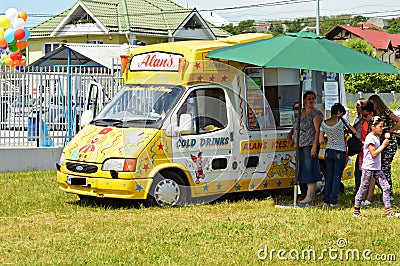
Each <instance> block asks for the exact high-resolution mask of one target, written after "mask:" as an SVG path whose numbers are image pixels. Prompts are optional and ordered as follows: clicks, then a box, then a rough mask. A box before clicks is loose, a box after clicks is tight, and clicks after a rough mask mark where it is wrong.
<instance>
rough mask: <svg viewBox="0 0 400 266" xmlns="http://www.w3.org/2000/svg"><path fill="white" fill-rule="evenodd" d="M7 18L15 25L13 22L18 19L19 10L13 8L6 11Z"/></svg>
mask: <svg viewBox="0 0 400 266" xmlns="http://www.w3.org/2000/svg"><path fill="white" fill-rule="evenodd" d="M6 16H7V17H8V19H9V20H10V21H11V23H13V21H14V20H15V19H16V18H18V10H17V9H16V8H13V7H11V8H9V9H7V10H6Z"/></svg>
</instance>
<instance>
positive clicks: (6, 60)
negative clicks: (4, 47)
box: [4, 57, 13, 66]
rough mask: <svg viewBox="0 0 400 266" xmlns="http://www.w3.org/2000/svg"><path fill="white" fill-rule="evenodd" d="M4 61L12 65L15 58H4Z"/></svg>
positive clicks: (7, 64)
mask: <svg viewBox="0 0 400 266" xmlns="http://www.w3.org/2000/svg"><path fill="white" fill-rule="evenodd" d="M4 62H5V63H6V66H11V65H12V63H13V60H12V59H11V58H9V57H8V58H6V59H5V60H4Z"/></svg>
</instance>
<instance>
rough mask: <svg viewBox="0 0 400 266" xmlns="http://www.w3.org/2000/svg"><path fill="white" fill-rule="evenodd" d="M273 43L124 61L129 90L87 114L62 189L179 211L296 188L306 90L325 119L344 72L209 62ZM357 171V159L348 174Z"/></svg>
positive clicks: (196, 48)
mask: <svg viewBox="0 0 400 266" xmlns="http://www.w3.org/2000/svg"><path fill="white" fill-rule="evenodd" d="M269 37H271V35H266V34H244V35H238V36H233V37H229V38H226V39H220V40H215V41H206V40H201V41H182V42H173V43H162V44H154V45H148V46H143V47H140V48H136V49H133V50H132V51H130V54H129V55H122V56H121V57H122V58H123V59H125V60H126V61H125V62H126V66H125V65H124V64H123V65H124V67H123V70H124V79H125V85H124V87H123V88H122V89H121V90H120V91H119V92H118V93H117V94H116V95H115V96H114V97H113V99H112V100H111V101H110V102H109V103H108V104H107V105H106V106H105V107H104V109H103V110H102V111H101V112H100V113H99V114H98V115H96V116H95V117H94V118H93V116H92V113H91V112H90V111H86V112H85V113H84V114H83V116H82V119H83V120H85V119H86V120H87V121H88V124H87V125H85V126H84V127H83V128H82V129H81V130H80V131H79V133H78V134H77V135H76V136H75V137H74V138H73V139H72V140H71V141H70V142H69V143H68V144H67V145H66V146H65V148H64V149H63V152H62V155H61V158H60V161H59V163H58V164H57V169H58V171H57V182H58V184H59V188H60V189H61V190H62V191H65V192H69V193H74V194H77V195H78V196H79V197H80V198H90V197H92V198H96V197H101V198H103V197H104V198H120V199H132V200H146V201H147V202H148V203H150V204H154V205H171V206H174V205H184V204H186V203H189V202H191V201H192V200H193V199H196V198H197V199H199V198H202V197H205V196H207V199H208V200H209V199H216V198H217V197H220V196H221V195H224V194H226V193H236V192H244V191H261V190H269V189H282V188H290V187H293V186H294V184H295V162H296V160H295V148H294V147H293V146H292V145H289V144H288V143H287V142H286V136H287V134H288V132H289V131H290V129H291V128H292V124H293V121H294V115H295V114H294V110H293V108H292V106H293V104H294V103H296V102H297V101H298V95H299V90H300V89H302V90H314V91H315V92H316V94H317V97H318V98H317V102H318V107H319V108H320V109H321V110H323V111H324V112H325V113H326V111H325V110H327V109H329V108H326V106H325V104H326V102H325V99H326V98H327V97H328V96H327V95H325V92H326V90H327V88H329V93H330V95H329V97H331V98H330V100H331V99H332V98H333V97H336V98H335V99H336V100H341V102H344V101H345V98H343V97H344V93H343V92H344V90H343V87H342V86H340V83H341V82H340V80H339V76H338V75H337V74H336V73H325V72H324V73H323V72H317V71H308V72H306V71H305V72H302V73H301V75H300V72H299V70H295V69H263V68H259V67H255V66H251V65H246V64H243V63H239V62H233V61H218V60H210V59H208V58H207V55H208V54H209V52H210V51H211V50H213V49H218V48H222V47H227V46H231V45H235V44H238V43H243V42H248V41H253V40H257V39H261V38H269ZM300 76H302V81H301V82H300ZM327 85H329V86H327ZM300 87H302V88H300ZM335 90H336V91H335ZM322 154H323V150H321V155H320V159H321V171H322V173H324V171H325V170H324V169H325V167H324V161H323V156H322ZM300 163H301V162H300ZM352 173H353V168H352V165H351V163H349V164H348V165H347V167H346V169H345V171H344V175H343V178H350V177H352Z"/></svg>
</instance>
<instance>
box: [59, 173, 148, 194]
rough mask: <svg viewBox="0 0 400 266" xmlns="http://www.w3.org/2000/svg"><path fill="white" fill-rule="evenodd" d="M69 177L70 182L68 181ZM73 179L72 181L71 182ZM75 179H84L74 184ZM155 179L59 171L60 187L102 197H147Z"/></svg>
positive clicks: (75, 192)
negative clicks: (78, 174) (95, 176)
mask: <svg viewBox="0 0 400 266" xmlns="http://www.w3.org/2000/svg"><path fill="white" fill-rule="evenodd" d="M67 179H68V180H69V182H67ZM71 180H72V182H71ZM74 180H82V182H81V181H79V182H77V183H79V184H74ZM152 182H153V179H152V178H150V179H111V178H94V177H83V176H75V175H70V174H69V175H67V174H64V173H62V172H60V171H57V183H58V185H59V189H60V190H62V191H64V192H68V193H73V194H79V195H84V196H92V197H100V198H120V199H146V198H147V195H148V191H149V189H150V186H151V184H152Z"/></svg>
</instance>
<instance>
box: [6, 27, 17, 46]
mask: <svg viewBox="0 0 400 266" xmlns="http://www.w3.org/2000/svg"><path fill="white" fill-rule="evenodd" d="M14 33H15V30H14V29H12V28H8V29H6V31H5V32H4V39H5V40H6V42H8V43H10V42H12V41H14Z"/></svg>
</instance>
